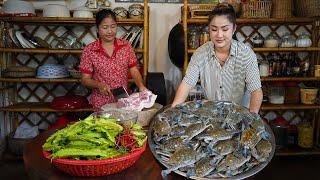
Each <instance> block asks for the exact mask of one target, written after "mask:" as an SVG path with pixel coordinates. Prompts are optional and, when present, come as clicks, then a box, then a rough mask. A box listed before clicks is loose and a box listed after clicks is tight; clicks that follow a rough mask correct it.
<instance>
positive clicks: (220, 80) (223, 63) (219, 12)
mask: <svg viewBox="0 0 320 180" xmlns="http://www.w3.org/2000/svg"><path fill="white" fill-rule="evenodd" d="M235 23H236V15H235V11H234V9H233V7H232V6H231V5H229V4H218V5H217V6H216V7H215V8H214V9H213V10H212V12H211V14H210V15H209V25H208V26H209V34H210V39H211V41H209V42H207V43H205V44H203V45H202V46H200V47H199V48H198V49H197V50H196V51H195V53H194V54H193V55H192V57H191V61H190V63H189V65H188V68H187V72H186V75H185V77H184V78H183V80H182V82H181V84H180V86H179V88H178V90H177V92H176V96H175V98H174V100H173V103H172V107H174V106H176V105H177V104H180V103H182V102H184V101H185V99H186V98H187V96H188V93H189V91H190V90H191V88H192V87H194V86H195V85H196V84H197V82H198V80H199V78H200V82H201V86H202V88H203V89H204V93H205V97H206V98H207V99H209V100H219V101H232V102H235V103H238V104H241V102H242V101H244V99H243V98H244V94H245V92H246V91H247V92H249V93H250V95H251V97H250V103H249V107H248V108H249V110H250V111H251V112H254V113H258V112H259V109H260V106H261V103H262V96H263V94H262V90H261V81H260V76H259V69H258V63H257V58H256V55H255V53H254V52H253V50H252V49H251V48H250V47H248V46H246V45H245V44H244V43H242V42H239V41H237V40H233V39H232V36H233V34H234V33H235V31H236V24H235Z"/></svg>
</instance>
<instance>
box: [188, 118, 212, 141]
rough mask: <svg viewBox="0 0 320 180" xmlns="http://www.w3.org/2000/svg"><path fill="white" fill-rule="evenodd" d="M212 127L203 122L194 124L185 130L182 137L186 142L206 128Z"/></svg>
mask: <svg viewBox="0 0 320 180" xmlns="http://www.w3.org/2000/svg"><path fill="white" fill-rule="evenodd" d="M211 126H212V125H210V124H209V125H207V124H206V123H204V122H199V123H196V124H191V125H190V126H188V127H187V128H186V130H185V135H183V136H182V137H183V138H184V139H185V140H187V141H190V140H191V139H192V138H193V137H195V136H197V135H198V134H200V133H201V132H203V131H204V130H205V129H207V128H208V127H211Z"/></svg>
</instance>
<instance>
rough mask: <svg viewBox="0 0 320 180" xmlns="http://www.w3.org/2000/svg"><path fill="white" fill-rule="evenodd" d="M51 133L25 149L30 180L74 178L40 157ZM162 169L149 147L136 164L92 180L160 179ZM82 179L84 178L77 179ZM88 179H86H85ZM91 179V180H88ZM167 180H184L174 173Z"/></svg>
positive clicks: (43, 134) (35, 140) (41, 135)
mask: <svg viewBox="0 0 320 180" xmlns="http://www.w3.org/2000/svg"><path fill="white" fill-rule="evenodd" d="M52 133H53V131H52V130H51V131H46V132H43V133H42V134H40V135H39V136H37V137H36V138H34V139H32V140H31V141H30V142H29V143H28V144H27V145H26V147H25V149H24V153H23V160H24V165H25V169H26V172H27V173H28V176H29V178H30V179H59V180H60V179H70V178H75V177H72V176H70V175H68V174H65V173H64V172H62V171H60V170H59V169H57V168H55V167H54V166H53V164H51V163H50V160H48V159H46V158H44V157H43V155H42V145H43V144H44V142H45V140H46V139H47V138H48V137H49V135H50V134H52ZM162 168H164V167H163V166H162V165H161V164H160V163H158V162H157V161H156V159H155V158H154V157H153V155H152V153H151V151H150V149H149V147H147V149H146V151H145V152H144V153H143V154H142V155H141V157H140V158H139V160H138V161H136V163H135V164H134V165H133V166H131V167H129V168H128V169H126V170H124V171H122V172H120V173H118V174H113V175H108V176H103V177H97V178H92V179H113V180H115V179H126V180H128V179H130V180H135V179H137V180H140V179H141V180H142V179H144V180H148V179H152V180H153V179H155V180H157V179H162V177H161V170H162ZM77 179H78V178H77ZM79 179H84V178H79ZM85 179H88V178H85ZM90 179H91V178H90ZM169 179H184V178H183V177H182V176H179V175H177V174H175V173H172V175H169Z"/></svg>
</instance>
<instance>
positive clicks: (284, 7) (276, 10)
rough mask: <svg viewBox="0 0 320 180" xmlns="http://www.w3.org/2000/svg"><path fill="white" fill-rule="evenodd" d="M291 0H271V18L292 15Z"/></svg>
mask: <svg viewBox="0 0 320 180" xmlns="http://www.w3.org/2000/svg"><path fill="white" fill-rule="evenodd" d="M292 11H293V2H292V0H272V15H271V16H272V17H273V18H290V17H292Z"/></svg>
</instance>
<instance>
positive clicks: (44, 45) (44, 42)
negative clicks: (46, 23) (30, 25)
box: [33, 36, 50, 48]
mask: <svg viewBox="0 0 320 180" xmlns="http://www.w3.org/2000/svg"><path fill="white" fill-rule="evenodd" d="M33 38H34V40H35V41H36V42H37V44H38V45H39V46H40V47H42V48H49V47H50V45H49V44H48V43H47V41H45V40H43V39H42V38H40V37H38V36H34V37H33Z"/></svg>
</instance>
